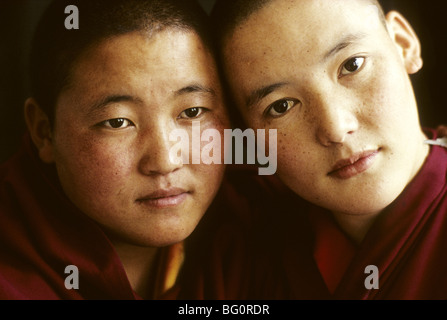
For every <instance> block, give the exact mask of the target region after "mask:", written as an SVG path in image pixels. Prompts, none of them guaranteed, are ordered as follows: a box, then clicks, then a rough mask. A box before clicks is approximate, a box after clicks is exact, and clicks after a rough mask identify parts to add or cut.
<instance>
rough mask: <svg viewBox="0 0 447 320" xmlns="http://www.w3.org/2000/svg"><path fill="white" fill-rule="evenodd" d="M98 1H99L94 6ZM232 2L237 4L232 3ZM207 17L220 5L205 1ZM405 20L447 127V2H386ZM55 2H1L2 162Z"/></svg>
mask: <svg viewBox="0 0 447 320" xmlns="http://www.w3.org/2000/svg"><path fill="white" fill-rule="evenodd" d="M92 1H94V0H92ZM228 1H231V0H228ZM200 2H201V3H202V4H203V5H204V7H205V9H206V10H207V11H209V10H210V8H211V7H212V5H213V3H214V0H200ZM384 2H385V3H384V5H385V7H386V8H385V9H386V10H390V9H396V10H398V11H400V12H401V13H403V14H404V16H405V17H406V18H407V19H408V20H409V21H410V23H411V24H412V26H413V28H414V29H415V31H416V32H417V34H418V35H419V38H420V40H421V43H422V56H423V59H424V68H423V69H422V71H421V72H419V73H418V74H417V75H415V76H412V79H413V84H414V87H415V92H416V97H417V100H418V104H419V111H420V112H419V113H420V117H421V123H422V125H423V126H427V127H433V126H437V125H438V124H447V105H446V104H447V103H445V102H444V95H445V94H447V63H446V59H447V52H446V49H447V35H446V31H447V12H446V11H445V10H444V7H445V2H443V1H441V0H439V1H427V0H425V1H421V0H419V1H416V0H384ZM48 3H49V0H0V45H1V47H0V49H1V50H0V162H1V161H3V160H5V159H6V158H7V157H9V156H10V155H11V154H12V153H13V152H14V151H15V150H16V148H17V146H18V144H19V142H20V139H21V137H22V135H23V132H24V128H25V124H24V120H23V111H22V110H23V103H24V101H25V99H26V97H27V96H28V95H29V82H28V76H27V71H26V70H27V60H28V52H29V46H30V41H31V37H32V34H33V30H34V28H35V25H36V23H37V21H38V19H39V17H40V15H41V13H42V11H43V10H44V8H45V7H46V6H47V5H48Z"/></svg>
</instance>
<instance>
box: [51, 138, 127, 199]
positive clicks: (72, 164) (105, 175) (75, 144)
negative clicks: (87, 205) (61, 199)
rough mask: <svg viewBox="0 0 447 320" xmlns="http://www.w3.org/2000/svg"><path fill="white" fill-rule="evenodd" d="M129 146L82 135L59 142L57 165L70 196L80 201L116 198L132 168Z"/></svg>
mask: <svg viewBox="0 0 447 320" xmlns="http://www.w3.org/2000/svg"><path fill="white" fill-rule="evenodd" d="M72 136H76V135H72ZM125 145H126V143H125V142H123V141H121V142H118V143H117V142H116V141H115V142H110V141H104V140H103V139H95V138H91V137H87V138H85V139H83V138H80V137H79V136H78V138H77V139H64V140H63V141H59V143H58V144H57V148H56V166H57V169H58V174H59V178H60V180H61V184H62V185H63V186H64V189H65V190H66V192H67V193H68V195H69V196H71V197H75V198H76V201H78V202H79V201H90V200H95V201H98V202H100V201H101V199H105V198H110V197H116V196H117V195H118V194H119V193H120V192H121V188H123V187H124V186H125V185H126V181H127V180H128V177H129V176H130V174H131V170H132V159H131V158H130V157H129V155H131V154H132V152H130V151H129V150H128V149H126V148H125V147H124V146H125ZM89 199H90V200H89Z"/></svg>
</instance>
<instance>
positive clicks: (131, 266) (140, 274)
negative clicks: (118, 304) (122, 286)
mask: <svg viewBox="0 0 447 320" xmlns="http://www.w3.org/2000/svg"><path fill="white" fill-rule="evenodd" d="M113 244H114V247H115V249H116V252H117V253H118V256H119V257H120V259H121V262H122V264H123V267H124V270H125V271H126V274H127V278H128V279H129V282H130V285H131V286H132V289H133V290H134V291H135V292H136V293H137V294H138V295H139V296H140V297H141V298H143V299H150V298H151V295H152V292H151V283H153V282H154V281H155V279H153V277H154V274H155V273H154V272H153V269H154V268H153V265H154V261H155V258H156V255H157V253H158V251H159V248H155V247H139V246H135V245H132V244H127V243H123V242H113Z"/></svg>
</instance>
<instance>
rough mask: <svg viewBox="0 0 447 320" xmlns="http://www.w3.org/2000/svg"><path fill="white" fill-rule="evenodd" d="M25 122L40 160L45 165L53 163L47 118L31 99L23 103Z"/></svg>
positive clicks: (49, 127) (49, 126)
mask: <svg viewBox="0 0 447 320" xmlns="http://www.w3.org/2000/svg"><path fill="white" fill-rule="evenodd" d="M25 122H26V126H27V128H28V131H29V133H30V135H31V139H32V140H33V143H34V145H35V146H36V148H37V150H38V152H39V157H40V159H41V160H42V161H43V162H45V163H53V162H54V157H53V142H52V137H51V124H50V121H49V119H48V116H47V115H46V114H45V112H44V111H43V110H42V109H41V108H40V106H39V105H38V103H37V102H36V100H34V99H33V98H29V99H27V100H26V102H25Z"/></svg>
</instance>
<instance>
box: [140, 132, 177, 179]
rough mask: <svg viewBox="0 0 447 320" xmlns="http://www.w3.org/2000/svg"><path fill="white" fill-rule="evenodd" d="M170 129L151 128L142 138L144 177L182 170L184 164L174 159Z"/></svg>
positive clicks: (141, 164) (141, 162)
mask: <svg viewBox="0 0 447 320" xmlns="http://www.w3.org/2000/svg"><path fill="white" fill-rule="evenodd" d="M169 133H170V127H169V126H168V125H158V126H154V127H151V128H150V129H148V130H147V132H146V133H144V134H143V135H142V138H141V140H142V141H141V148H142V151H143V153H142V156H141V158H140V161H139V170H140V172H141V173H142V174H144V175H167V174H169V173H171V172H174V171H176V170H178V169H180V168H181V167H182V166H183V163H182V162H179V161H176V160H177V159H175V158H173V157H172V151H171V148H172V146H173V142H172V141H170V140H169Z"/></svg>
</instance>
